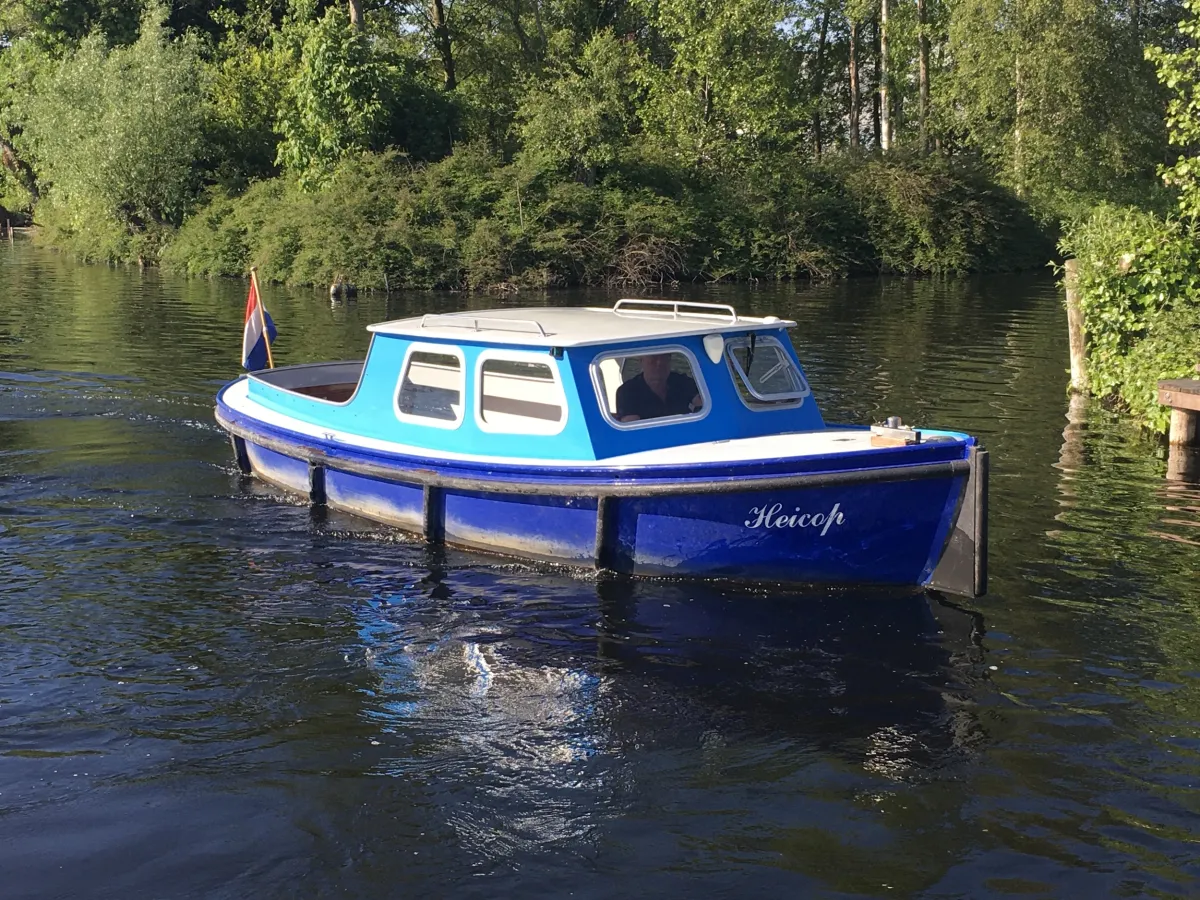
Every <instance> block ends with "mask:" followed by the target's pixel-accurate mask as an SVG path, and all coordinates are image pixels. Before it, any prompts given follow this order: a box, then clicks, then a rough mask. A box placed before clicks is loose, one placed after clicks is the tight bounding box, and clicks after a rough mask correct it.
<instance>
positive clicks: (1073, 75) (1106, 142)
mask: <svg viewBox="0 0 1200 900" xmlns="http://www.w3.org/2000/svg"><path fill="white" fill-rule="evenodd" d="M1127 12H1128V4H1127V3H1125V2H1124V0H1065V2H1064V0H962V2H960V3H959V4H957V5H956V6H955V7H954V11H953V15H952V17H951V20H950V26H949V52H950V54H951V55H952V56H953V57H954V58H955V60H956V66H955V68H954V70H953V72H952V73H951V75H950V85H949V86H950V87H951V89H952V92H953V97H954V100H955V104H954V109H955V111H956V115H955V116H954V117H953V118H952V119H951V121H952V122H954V120H955V119H957V125H958V127H960V128H961V129H963V130H964V131H965V132H966V134H967V136H968V139H969V141H970V143H971V144H972V145H974V146H975V147H978V148H979V150H980V151H981V152H982V153H983V155H984V156H985V158H986V159H988V160H989V161H990V162H991V163H992V164H993V165H994V166H996V168H997V169H998V171H999V172H1000V173H1001V175H1002V177H1003V178H1004V180H1005V181H1006V182H1007V183H1008V184H1009V185H1010V186H1011V187H1012V188H1013V189H1014V190H1015V191H1016V192H1017V193H1018V194H1020V195H1022V196H1025V197H1028V198H1030V199H1031V200H1032V201H1033V202H1035V203H1036V204H1038V205H1040V206H1041V207H1042V208H1044V209H1045V210H1046V211H1047V212H1048V213H1049V214H1051V215H1054V216H1063V215H1066V214H1069V213H1070V212H1072V210H1073V209H1075V208H1077V207H1078V206H1079V204H1080V202H1081V201H1082V202H1083V203H1085V204H1086V203H1089V202H1094V201H1096V200H1098V199H1102V198H1106V197H1107V198H1109V199H1118V200H1119V199H1124V198H1132V197H1134V196H1137V195H1138V194H1140V193H1144V192H1145V190H1146V189H1147V185H1148V183H1149V181H1150V173H1151V172H1152V171H1153V168H1154V165H1155V163H1156V162H1157V161H1158V160H1159V159H1161V158H1162V152H1163V147H1164V144H1165V138H1166V135H1165V129H1164V127H1163V105H1164V100H1163V98H1162V96H1161V94H1160V92H1159V91H1158V90H1157V86H1156V85H1155V83H1154V78H1153V73H1152V72H1151V71H1150V70H1149V68H1148V66H1147V64H1146V62H1145V61H1144V59H1143V52H1142V46H1141V43H1140V41H1141V32H1140V31H1139V26H1138V23H1137V22H1135V21H1134V20H1133V19H1131V17H1130V16H1129V15H1127Z"/></svg>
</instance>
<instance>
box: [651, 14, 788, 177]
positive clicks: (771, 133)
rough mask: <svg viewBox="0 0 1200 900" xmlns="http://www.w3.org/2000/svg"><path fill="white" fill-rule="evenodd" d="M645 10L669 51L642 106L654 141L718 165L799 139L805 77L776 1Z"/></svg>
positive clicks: (653, 72)
mask: <svg viewBox="0 0 1200 900" xmlns="http://www.w3.org/2000/svg"><path fill="white" fill-rule="evenodd" d="M644 6H645V12H646V15H647V17H648V19H649V20H650V22H651V23H652V24H653V26H654V27H655V29H656V30H657V31H658V33H659V34H660V35H661V36H662V38H663V39H664V40H665V41H666V42H667V43H668V44H669V46H670V51H669V53H665V54H663V55H664V56H665V57H666V59H665V60H664V61H663V64H662V65H661V66H660V67H653V68H650V69H648V70H647V71H646V81H647V83H648V87H649V92H648V98H647V102H646V103H645V105H644V107H643V109H642V118H643V121H644V122H645V130H646V133H647V134H648V135H651V136H652V137H653V139H654V141H655V142H656V143H658V144H660V145H661V146H662V147H664V148H666V149H667V150H669V151H671V152H673V153H674V154H676V155H678V157H679V158H680V159H681V160H684V161H686V162H687V163H690V164H699V165H701V166H712V165H714V164H716V165H717V166H718V167H720V166H721V164H722V163H725V162H727V161H730V162H731V161H733V160H737V159H744V158H745V156H746V155H747V153H749V152H752V150H753V149H755V148H759V149H768V148H778V147H781V146H787V145H789V144H794V143H795V141H796V138H797V136H798V134H799V132H800V129H801V123H802V122H803V121H805V120H807V117H808V108H807V106H808V104H807V102H806V98H805V96H804V83H803V80H802V79H801V78H800V77H799V75H800V72H799V68H798V66H797V65H796V59H795V57H794V55H793V53H792V52H791V45H790V44H789V42H788V38H787V35H786V34H785V32H784V31H783V30H782V29H781V28H780V25H781V24H782V23H783V22H784V21H785V20H786V19H787V18H788V16H789V10H788V9H787V8H786V7H785V5H784V4H783V3H781V2H779V0H699V2H697V0H654V2H648V0H647V2H645V3H644Z"/></svg>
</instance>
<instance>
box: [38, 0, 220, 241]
mask: <svg viewBox="0 0 1200 900" xmlns="http://www.w3.org/2000/svg"><path fill="white" fill-rule="evenodd" d="M165 19H166V9H165V7H162V6H159V5H154V4H152V5H150V6H148V7H147V8H146V12H145V14H144V15H143V17H142V22H141V28H140V34H139V37H138V39H137V41H136V42H135V43H134V44H132V45H130V46H128V47H119V48H117V49H115V50H111V51H110V50H108V49H107V47H106V46H105V42H104V39H103V37H102V36H101V35H99V34H92V35H89V36H88V37H86V38H84V40H83V41H82V43H81V44H80V46H79V48H78V50H77V51H75V52H74V53H72V54H70V55H69V56H67V57H66V58H65V59H63V61H62V62H61V63H59V64H57V65H55V66H53V67H52V68H51V69H50V70H49V71H48V72H47V73H46V74H45V75H44V76H43V77H42V78H40V79H39V81H38V84H37V90H36V93H35V94H34V96H33V97H32V98H31V99H30V100H29V101H28V104H27V107H26V110H25V112H26V120H25V123H24V127H25V138H26V140H27V144H28V146H29V148H30V150H31V151H32V159H33V161H34V163H35V165H36V167H37V170H38V172H39V174H40V176H41V179H42V181H43V182H44V183H47V184H49V186H50V188H49V190H50V194H51V196H52V198H53V200H54V202H55V204H56V205H57V206H58V207H59V208H60V209H62V210H64V211H65V212H66V215H67V219H68V222H69V223H70V225H71V226H72V227H86V226H87V224H88V220H89V218H91V217H96V218H99V219H101V220H103V221H106V222H115V223H118V224H120V225H121V226H123V227H124V228H126V229H127V230H128V231H129V232H130V233H136V232H139V231H142V230H144V229H146V228H147V227H151V226H163V225H176V224H178V223H179V222H181V221H182V220H183V217H184V215H185V214H186V212H187V211H188V209H189V208H190V206H191V204H192V202H193V200H194V198H195V194H196V188H197V179H196V177H195V174H194V171H193V168H194V163H195V161H196V157H197V154H198V151H199V148H200V141H201V133H202V131H203V128H204V122H203V119H202V117H201V116H200V115H198V114H197V113H198V109H197V105H196V98H197V96H198V95H199V93H200V58H199V54H198V50H197V47H196V46H195V43H194V42H193V41H192V40H190V39H182V40H177V41H172V40H170V39H169V38H168V35H167V31H166V27H165Z"/></svg>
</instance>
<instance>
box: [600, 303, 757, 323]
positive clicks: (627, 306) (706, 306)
mask: <svg viewBox="0 0 1200 900" xmlns="http://www.w3.org/2000/svg"><path fill="white" fill-rule="evenodd" d="M635 306H641V307H651V308H650V309H635V308H633V307H635ZM685 307H686V308H685ZM693 309H695V310H698V311H697V312H692V311H691V310H693ZM612 311H613V312H614V313H616V314H617V315H618V316H655V317H658V318H664V319H678V318H680V317H681V316H687V317H688V318H691V319H721V320H726V319H727V320H728V321H729V324H730V325H735V324H737V320H738V315H737V310H735V309H734V308H733V307H732V306H730V305H729V304H727V303H696V302H693V301H691V300H618V301H617V302H616V304H615V305H614V306H613V308H612Z"/></svg>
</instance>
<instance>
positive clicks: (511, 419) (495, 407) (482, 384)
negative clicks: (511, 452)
mask: <svg viewBox="0 0 1200 900" xmlns="http://www.w3.org/2000/svg"><path fill="white" fill-rule="evenodd" d="M478 412H479V425H480V428H482V429H483V430H484V431H491V432H502V433H505V434H557V433H558V432H560V431H562V429H563V426H564V425H565V424H566V419H567V401H566V397H565V396H564V394H563V389H562V385H561V384H560V383H559V382H558V379H556V378H555V377H554V371H553V370H552V369H551V368H550V366H549V364H547V363H544V362H533V361H528V360H517V359H505V358H496V357H485V358H484V359H483V361H482V362H481V363H480V365H479V410H478Z"/></svg>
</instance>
